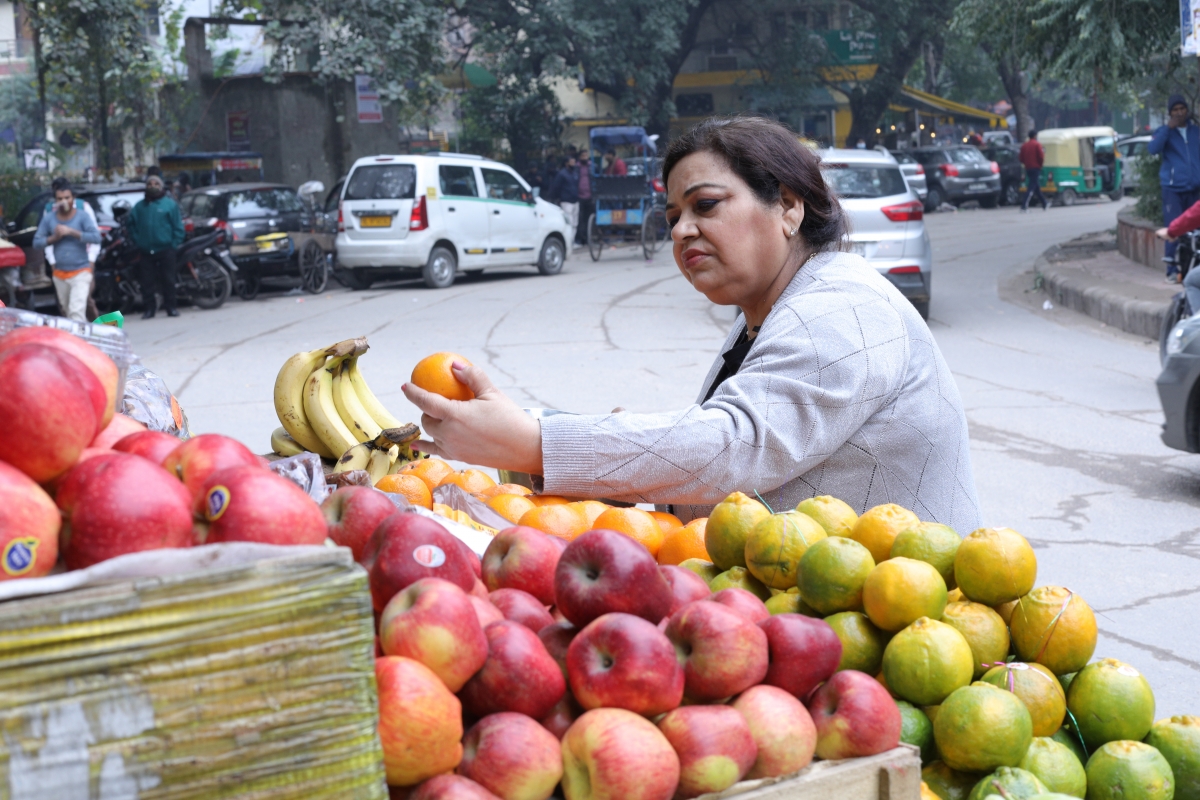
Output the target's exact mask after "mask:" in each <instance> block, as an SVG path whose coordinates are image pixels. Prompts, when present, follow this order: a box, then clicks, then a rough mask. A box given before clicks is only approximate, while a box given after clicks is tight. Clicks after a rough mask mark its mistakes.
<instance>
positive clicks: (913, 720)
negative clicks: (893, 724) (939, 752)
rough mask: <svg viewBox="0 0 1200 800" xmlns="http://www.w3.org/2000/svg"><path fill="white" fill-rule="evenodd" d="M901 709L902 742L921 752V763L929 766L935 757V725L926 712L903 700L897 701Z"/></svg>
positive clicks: (897, 705)
mask: <svg viewBox="0 0 1200 800" xmlns="http://www.w3.org/2000/svg"><path fill="white" fill-rule="evenodd" d="M896 708H898V709H900V741H902V742H904V743H906V744H911V745H913V746H914V747H917V748H919V749H920V750H921V763H922V764H928V763H930V762H931V761H933V759H934V756H935V751H934V746H933V723H932V722H930V721H929V717H927V716H925V712H924V711H922V710H921V709H919V708H917V707H916V706H914V705H913V704H912V703H907V702H905V701H903V700H897V701H896Z"/></svg>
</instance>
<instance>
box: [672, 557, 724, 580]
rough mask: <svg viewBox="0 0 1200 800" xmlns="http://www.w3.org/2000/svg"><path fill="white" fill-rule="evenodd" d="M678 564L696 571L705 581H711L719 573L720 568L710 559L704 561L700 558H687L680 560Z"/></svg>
mask: <svg viewBox="0 0 1200 800" xmlns="http://www.w3.org/2000/svg"><path fill="white" fill-rule="evenodd" d="M679 566H681V567H683V568H684V569H687V570H691V571H692V572H694V573H696V574H697V575H699V576H700V577H701V578H703V579H704V582H705V583H711V582H712V579H713V578H715V577H717V576H718V575H720V574H721V570H720V569H719V568H718V567H717V565H716V564H714V563H712V562H711V561H705V560H704V559H702V558H689V559H686V560H684V561H680V562H679Z"/></svg>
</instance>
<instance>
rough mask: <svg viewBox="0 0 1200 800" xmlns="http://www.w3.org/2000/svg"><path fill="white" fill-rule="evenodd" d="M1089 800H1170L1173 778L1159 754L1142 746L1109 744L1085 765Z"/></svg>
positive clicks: (1172, 795)
mask: <svg viewBox="0 0 1200 800" xmlns="http://www.w3.org/2000/svg"><path fill="white" fill-rule="evenodd" d="M1087 785H1088V791H1087V796H1088V800H1172V798H1174V797H1175V776H1174V774H1173V773H1172V772H1171V765H1170V764H1168V763H1167V760H1166V759H1165V758H1163V755H1162V753H1160V752H1158V750H1156V749H1155V748H1153V747H1151V746H1150V745H1148V744H1143V743H1142V742H1133V741H1129V740H1124V739H1123V740H1120V741H1114V742H1108V743H1107V744H1105V745H1103V746H1102V747H1101V748H1100V749H1099V750H1097V751H1096V752H1094V753H1092V757H1091V758H1089V759H1088V763H1087Z"/></svg>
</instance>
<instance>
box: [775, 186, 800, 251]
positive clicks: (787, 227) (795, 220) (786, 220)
mask: <svg viewBox="0 0 1200 800" xmlns="http://www.w3.org/2000/svg"><path fill="white" fill-rule="evenodd" d="M779 206H780V208H781V209H782V210H783V226H784V231H783V232H784V234H786V235H787V237H788V238H789V239H794V238H795V237H796V236H798V235H799V231H800V223H802V222H804V200H802V199H801V198H800V196H799V195H797V194H796V193H795V192H793V191H792V190H791V189H789V188H788V187H786V186H780V187H779Z"/></svg>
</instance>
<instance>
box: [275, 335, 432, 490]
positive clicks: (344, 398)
mask: <svg viewBox="0 0 1200 800" xmlns="http://www.w3.org/2000/svg"><path fill="white" fill-rule="evenodd" d="M368 347H369V345H368V344H367V340H366V338H365V337H361V336H360V337H358V338H355V339H346V340H345V341H342V342H338V343H337V344H335V345H331V346H329V347H323V348H320V349H317V350H310V351H308V352H305V353H296V355H294V356H292V357H291V358H289V359H288V360H287V361H285V362H284V364H283V367H282V368H280V370H279V374H278V375H277V376H276V377H275V413H276V414H277V415H278V416H279V422H280V423H281V424H282V427H279V428H276V429H275V430H274V432H272V434H271V449H272V450H273V451H275V452H276V453H278V454H279V455H281V456H292V455H299V454H300V453H303V452H305V451H306V450H307V451H309V452H312V453H316V454H318V455H320V456H321V457H323V458H331V459H335V460H336V461H337V462H338V463H337V466H336V467H335V468H334V471H335V472H346V471H349V470H352V469H366V470H367V471H368V472H370V473H371V482H372V483H375V482H376V481H378V480H379V478H382V477H383V476H384V475H387V474H388V473H389V472H394V471H396V470H397V469H399V468H400V467H402V466H403V465H404V464H407V463H408V462H409V461H412V460H413V459H414V457H415V456H414V454H413V451H412V448H411V446H410V445H411V443H412V442H413V441H415V440H416V439H417V438H418V437H419V436H420V434H421V431H420V429H419V428H418V427H417V426H416V425H413V424H412V423H403V422H400V421H399V420H397V419H396V418H395V417H393V416H392V415H391V414H390V413H388V410H387V409H386V408H384V407H383V404H382V403H380V402H379V400H378V398H376V397H375V395H374V393H372V392H371V389H370V387H368V386H367V382H366V381H365V380H364V379H363V376H362V373H361V372H359V371H358V358H359V356H361V355H362V354H363V353H365V352H367V348H368ZM377 473H378V474H377Z"/></svg>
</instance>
